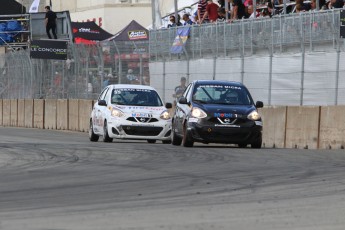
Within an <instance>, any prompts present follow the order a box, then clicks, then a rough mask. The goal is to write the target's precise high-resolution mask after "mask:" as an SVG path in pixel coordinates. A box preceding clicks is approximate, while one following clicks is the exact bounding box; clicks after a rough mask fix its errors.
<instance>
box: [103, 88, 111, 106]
mask: <svg viewBox="0 0 345 230" xmlns="http://www.w3.org/2000/svg"><path fill="white" fill-rule="evenodd" d="M108 89H109V87H108ZM111 93H112V90H108V91H107V92H105V97H104V100H105V101H106V102H107V103H108V101H109V100H110V98H111Z"/></svg>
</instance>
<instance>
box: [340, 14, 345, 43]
mask: <svg viewBox="0 0 345 230" xmlns="http://www.w3.org/2000/svg"><path fill="white" fill-rule="evenodd" d="M340 37H341V38H345V10H342V11H340Z"/></svg>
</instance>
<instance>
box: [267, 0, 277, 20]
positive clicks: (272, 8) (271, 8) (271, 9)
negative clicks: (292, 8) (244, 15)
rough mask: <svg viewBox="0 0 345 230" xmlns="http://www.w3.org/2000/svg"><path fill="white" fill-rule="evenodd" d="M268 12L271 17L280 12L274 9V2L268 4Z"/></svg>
mask: <svg viewBox="0 0 345 230" xmlns="http://www.w3.org/2000/svg"><path fill="white" fill-rule="evenodd" d="M267 10H268V13H269V16H270V17H272V16H274V15H277V14H279V11H278V10H277V9H275V8H274V6H273V4H272V2H269V3H267Z"/></svg>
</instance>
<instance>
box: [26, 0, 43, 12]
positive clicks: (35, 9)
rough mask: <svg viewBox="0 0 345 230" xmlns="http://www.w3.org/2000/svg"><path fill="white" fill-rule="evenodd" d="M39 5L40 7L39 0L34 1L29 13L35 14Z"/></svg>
mask: <svg viewBox="0 0 345 230" xmlns="http://www.w3.org/2000/svg"><path fill="white" fill-rule="evenodd" d="M39 5H40V0H34V1H33V2H32V4H31V6H30V10H29V13H37V12H38V6H39Z"/></svg>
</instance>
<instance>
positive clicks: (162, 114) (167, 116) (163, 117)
mask: <svg viewBox="0 0 345 230" xmlns="http://www.w3.org/2000/svg"><path fill="white" fill-rule="evenodd" d="M160 118H161V119H163V120H169V119H170V118H171V117H170V114H169V112H168V111H166V110H165V111H164V112H163V113H161V115H160Z"/></svg>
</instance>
